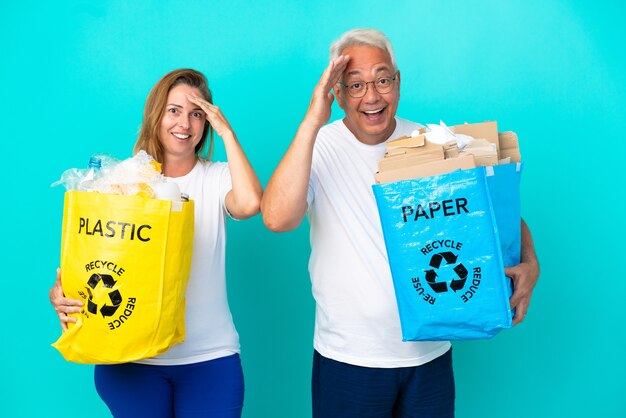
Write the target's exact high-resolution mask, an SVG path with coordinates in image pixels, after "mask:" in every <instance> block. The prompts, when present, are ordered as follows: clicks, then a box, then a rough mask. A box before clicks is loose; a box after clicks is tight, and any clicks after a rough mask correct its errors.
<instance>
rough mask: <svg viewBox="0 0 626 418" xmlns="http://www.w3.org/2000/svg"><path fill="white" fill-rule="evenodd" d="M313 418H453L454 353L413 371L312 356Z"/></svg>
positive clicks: (406, 368)
mask: <svg viewBox="0 0 626 418" xmlns="http://www.w3.org/2000/svg"><path fill="white" fill-rule="evenodd" d="M312 395H313V418H453V417H454V398H455V389H454V374H453V371H452V350H448V352H446V353H445V354H443V355H442V356H439V357H437V358H436V359H434V360H432V361H430V362H428V363H426V364H422V365H421V366H416V367H399V368H390V369H387V368H384V369H383V368H370V367H360V366H353V365H351V364H346V363H342V362H339V361H335V360H331V359H329V358H326V357H323V356H322V355H320V354H319V353H318V352H317V351H315V353H314V356H313V379H312Z"/></svg>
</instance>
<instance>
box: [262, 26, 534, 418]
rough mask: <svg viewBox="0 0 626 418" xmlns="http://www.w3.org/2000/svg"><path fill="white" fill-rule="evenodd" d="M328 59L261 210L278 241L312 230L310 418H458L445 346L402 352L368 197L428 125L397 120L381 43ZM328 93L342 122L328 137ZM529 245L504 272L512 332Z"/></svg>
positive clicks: (415, 346)
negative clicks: (402, 141)
mask: <svg viewBox="0 0 626 418" xmlns="http://www.w3.org/2000/svg"><path fill="white" fill-rule="evenodd" d="M330 51H331V54H330V55H331V60H330V64H329V65H328V67H327V68H326V70H325V71H324V73H323V74H322V77H321V79H320V81H319V83H318V84H317V86H316V87H315V90H314V92H313V97H312V99H311V103H310V105H309V109H308V111H307V113H306V115H305V117H304V120H303V121H302V123H301V124H300V127H299V129H298V132H297V133H296V136H295V138H294V140H293V142H292V144H291V146H290V147H289V149H288V150H287V153H286V154H285V156H284V157H283V159H282V160H281V162H280V164H279V165H278V167H277V169H276V171H275V173H274V174H273V176H272V178H271V179H270V181H269V183H268V185H267V190H266V191H265V194H264V196H263V201H262V204H261V209H262V212H263V220H264V222H265V224H266V226H267V227H268V228H269V229H271V230H272V231H277V232H278V231H289V230H292V229H294V228H296V227H297V226H298V225H299V224H300V223H301V221H302V219H303V218H304V216H305V214H307V212H308V216H309V221H310V224H311V247H312V248H311V259H310V262H309V272H310V275H311V281H312V285H313V295H314V297H315V301H316V320H315V336H314V348H315V352H314V360H313V378H312V394H313V417H314V418H333V417H337V418H350V417H355V418H356V417H358V418H370V417H371V418H380V417H394V418H395V417H397V418H400V417H401V418H408V417H422V418H423V417H437V418H442V417H453V416H454V396H455V395H454V377H453V371H452V355H451V345H450V343H449V342H402V336H401V331H400V320H399V317H398V310H397V305H396V301H395V296H394V290H393V284H392V280H391V273H390V270H389V264H388V261H387V256H386V251H385V245H384V240H383V235H382V230H381V227H380V223H379V220H378V213H377V208H376V203H375V199H374V196H373V193H372V189H371V185H372V184H373V183H374V173H375V172H376V163H377V161H378V160H379V159H381V158H382V157H383V155H384V153H385V144H384V143H385V141H387V140H388V139H393V138H396V137H399V136H401V135H405V134H410V133H411V132H412V131H414V130H416V129H418V128H419V127H421V125H419V124H416V123H413V122H409V121H407V120H404V119H401V118H398V117H396V109H397V107H398V101H399V98H400V72H399V71H398V69H397V67H396V62H395V58H394V54H393V49H392V47H391V44H390V43H389V41H388V39H387V38H386V37H385V35H384V34H382V33H381V32H379V31H377V30H374V29H355V30H351V31H348V32H346V33H345V34H344V35H342V36H341V37H340V38H339V39H338V40H336V41H335V42H334V43H333V44H332V46H331V49H330ZM331 89H332V90H333V92H334V93H335V97H336V98H337V102H338V104H339V106H340V107H341V109H343V111H344V112H345V117H344V118H343V119H342V120H338V121H335V122H333V123H330V124H328V125H326V126H324V125H325V124H326V123H327V122H328V120H329V118H330V113H331V104H332V102H333V95H332V94H331V93H330V90H331ZM522 241H523V245H522V246H523V249H522V260H523V262H522V263H521V264H520V265H518V266H515V267H512V268H508V269H507V270H506V273H507V275H509V276H511V277H512V279H513V281H514V283H515V289H516V290H515V294H514V295H513V296H512V298H511V306H512V307H514V308H516V314H515V318H514V323H518V322H520V321H521V320H522V319H523V317H524V315H525V313H526V310H527V307H528V304H529V302H530V295H531V293H532V290H533V287H534V285H535V283H536V281H537V277H538V274H539V269H538V264H537V260H536V257H535V254H534V248H533V243H532V239H531V237H530V232H529V230H528V228H527V227H526V225H525V223H523V222H522Z"/></svg>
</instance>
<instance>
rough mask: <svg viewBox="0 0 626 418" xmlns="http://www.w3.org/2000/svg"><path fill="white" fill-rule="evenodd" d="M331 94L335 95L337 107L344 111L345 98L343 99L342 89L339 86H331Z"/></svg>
mask: <svg viewBox="0 0 626 418" xmlns="http://www.w3.org/2000/svg"><path fill="white" fill-rule="evenodd" d="M333 93H335V99H336V100H337V104H338V105H339V107H340V108H341V109H342V110H345V108H344V104H345V102H346V101H345V98H344V97H343V89H342V88H341V86H340V85H339V84H335V85H334V86H333Z"/></svg>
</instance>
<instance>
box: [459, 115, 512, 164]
mask: <svg viewBox="0 0 626 418" xmlns="http://www.w3.org/2000/svg"><path fill="white" fill-rule="evenodd" d="M450 129H452V131H453V132H454V133H457V134H463V135H469V136H471V137H473V138H476V139H478V138H484V139H486V140H487V141H489V142H491V143H493V144H495V145H496V155H497V157H498V158H500V142H499V138H498V123H497V122H495V121H493V122H481V123H464V124H462V125H454V126H451V127H450Z"/></svg>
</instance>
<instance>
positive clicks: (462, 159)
mask: <svg viewBox="0 0 626 418" xmlns="http://www.w3.org/2000/svg"><path fill="white" fill-rule="evenodd" d="M475 167H476V162H475V161H474V156H473V155H464V156H459V157H456V158H450V159H447V160H438V161H431V162H428V163H424V164H419V165H413V166H410V167H401V168H395V169H391V170H385V171H379V172H378V173H376V175H375V179H376V183H377V184H380V183H391V182H395V181H400V180H409V179H413V178H418V177H426V176H435V175H438V174H446V173H450V172H452V171H454V170H467V169H470V168H475Z"/></svg>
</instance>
